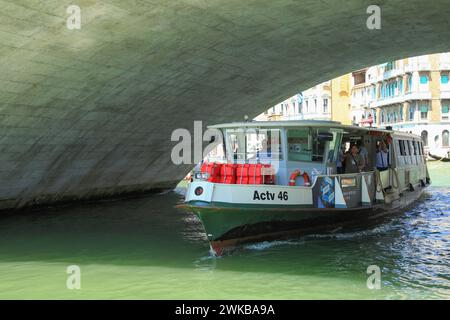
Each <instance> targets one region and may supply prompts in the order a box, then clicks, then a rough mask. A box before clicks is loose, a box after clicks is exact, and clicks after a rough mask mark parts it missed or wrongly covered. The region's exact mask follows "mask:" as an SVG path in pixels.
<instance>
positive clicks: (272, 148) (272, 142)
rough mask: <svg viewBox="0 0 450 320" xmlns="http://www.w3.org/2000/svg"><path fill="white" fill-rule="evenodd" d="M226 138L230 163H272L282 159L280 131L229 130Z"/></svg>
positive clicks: (226, 132) (255, 129)
mask: <svg viewBox="0 0 450 320" xmlns="http://www.w3.org/2000/svg"><path fill="white" fill-rule="evenodd" d="M225 137H226V143H227V159H228V160H229V161H230V162H236V163H245V162H249V163H251V162H255V163H256V162H261V163H271V162H273V161H279V160H281V159H282V152H281V150H282V149H281V131H280V130H279V129H258V128H247V129H242V128H239V129H227V130H226V131H225Z"/></svg>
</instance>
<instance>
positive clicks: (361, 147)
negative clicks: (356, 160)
mask: <svg viewBox="0 0 450 320" xmlns="http://www.w3.org/2000/svg"><path fill="white" fill-rule="evenodd" d="M358 147H359V154H360V155H361V157H362V158H363V160H364V168H363V170H367V166H368V165H369V151H367V148H366V147H365V146H364V141H362V140H361V141H360V142H359V145H358Z"/></svg>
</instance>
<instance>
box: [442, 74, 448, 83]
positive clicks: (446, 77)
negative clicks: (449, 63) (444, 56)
mask: <svg viewBox="0 0 450 320" xmlns="http://www.w3.org/2000/svg"><path fill="white" fill-rule="evenodd" d="M441 83H442V84H448V74H445V73H442V74H441Z"/></svg>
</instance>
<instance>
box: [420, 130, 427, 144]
mask: <svg viewBox="0 0 450 320" xmlns="http://www.w3.org/2000/svg"><path fill="white" fill-rule="evenodd" d="M420 136H421V137H422V141H423V145H424V146H427V145H428V131H427V130H423V131H422V133H421V134H420Z"/></svg>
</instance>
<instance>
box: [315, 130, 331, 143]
mask: <svg viewBox="0 0 450 320" xmlns="http://www.w3.org/2000/svg"><path fill="white" fill-rule="evenodd" d="M333 138H334V137H333V134H332V133H330V132H319V134H318V135H317V139H318V140H319V141H333Z"/></svg>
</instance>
